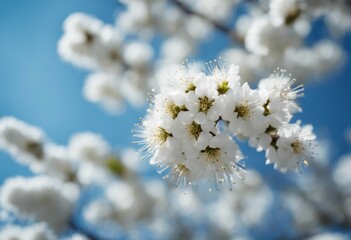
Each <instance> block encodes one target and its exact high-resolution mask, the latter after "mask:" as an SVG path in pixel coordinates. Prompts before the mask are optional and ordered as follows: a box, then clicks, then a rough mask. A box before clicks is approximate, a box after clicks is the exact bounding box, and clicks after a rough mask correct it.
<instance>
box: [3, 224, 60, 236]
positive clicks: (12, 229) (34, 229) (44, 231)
mask: <svg viewBox="0 0 351 240" xmlns="http://www.w3.org/2000/svg"><path fill="white" fill-rule="evenodd" d="M0 239H1V240H56V239H57V238H56V237H55V236H54V234H53V233H52V232H51V231H50V230H49V229H48V227H47V226H46V225H45V224H35V225H31V226H27V227H19V226H14V225H8V226H5V227H3V228H2V229H1V230H0Z"/></svg>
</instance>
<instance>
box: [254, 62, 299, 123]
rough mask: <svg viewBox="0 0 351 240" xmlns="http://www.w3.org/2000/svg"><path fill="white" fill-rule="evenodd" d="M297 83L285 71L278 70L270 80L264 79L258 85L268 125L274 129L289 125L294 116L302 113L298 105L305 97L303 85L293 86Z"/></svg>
mask: <svg viewBox="0 0 351 240" xmlns="http://www.w3.org/2000/svg"><path fill="white" fill-rule="evenodd" d="M295 82H296V79H295V78H292V77H291V75H286V74H285V70H282V69H278V70H277V72H274V74H272V75H271V76H270V77H269V78H266V79H262V80H261V81H260V82H259V84H258V90H259V94H260V95H261V98H262V100H263V101H264V108H265V113H264V115H265V116H266V118H267V120H268V123H269V124H270V125H271V126H273V127H279V126H280V125H281V124H285V123H288V122H289V121H290V119H291V116H292V114H294V113H296V112H298V111H301V108H300V107H299V106H298V104H297V103H296V101H295V100H296V99H297V98H298V97H301V96H303V90H304V89H303V85H298V86H293V84H294V83H295Z"/></svg>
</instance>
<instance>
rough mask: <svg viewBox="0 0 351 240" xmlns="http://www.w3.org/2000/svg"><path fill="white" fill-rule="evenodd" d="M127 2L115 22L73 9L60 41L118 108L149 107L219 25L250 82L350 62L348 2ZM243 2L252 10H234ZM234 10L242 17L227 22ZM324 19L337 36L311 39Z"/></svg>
mask: <svg viewBox="0 0 351 240" xmlns="http://www.w3.org/2000/svg"><path fill="white" fill-rule="evenodd" d="M120 3H121V4H122V5H123V10H122V9H119V11H118V14H117V16H116V19H115V23H114V24H106V23H104V22H102V21H101V20H99V19H97V18H95V17H94V16H91V15H88V14H85V13H73V14H71V15H69V16H68V17H67V19H66V20H65V23H64V34H63V36H62V38H61V39H60V41H59V43H58V53H59V55H60V56H61V57H62V59H63V60H65V61H68V62H70V63H72V64H73V65H75V66H78V67H83V68H86V69H88V70H92V71H93V73H92V74H90V75H89V76H88V77H87V79H86V82H85V85H84V89H83V94H84V97H85V98H86V99H87V100H88V101H90V102H92V103H95V104H98V105H100V106H102V107H103V108H104V109H105V110H107V111H108V112H110V113H114V114H116V113H121V112H122V110H123V109H124V108H125V105H126V104H125V103H126V102H128V103H129V104H131V105H132V106H134V107H140V106H142V105H143V100H144V98H145V96H146V93H147V92H149V91H150V89H151V88H152V86H153V85H154V79H157V78H158V76H159V74H160V73H161V74H162V72H164V71H168V69H169V68H170V67H172V66H174V65H179V64H180V63H181V62H182V61H184V59H186V58H189V57H192V56H193V55H194V54H196V53H197V50H198V46H199V45H200V44H201V43H203V42H208V41H209V40H211V34H213V33H214V32H215V30H217V31H220V32H222V33H224V34H226V35H227V37H228V38H229V40H231V41H232V42H233V44H232V45H230V46H226V47H225V48H222V49H220V51H219V52H218V53H216V54H218V56H222V57H224V58H226V59H228V60H229V61H230V62H232V63H235V64H237V65H239V67H240V69H241V75H242V76H243V77H245V80H246V81H248V82H253V81H257V80H258V79H261V78H262V76H267V75H268V74H270V73H271V72H272V71H273V70H274V69H275V68H276V67H277V66H279V67H282V68H286V69H289V71H290V72H291V73H292V74H293V75H294V76H295V77H296V78H298V79H303V81H309V80H311V79H315V78H323V76H324V75H326V74H327V73H329V72H332V71H334V70H335V69H337V68H338V67H340V66H341V64H342V63H343V61H344V59H345V54H344V52H343V49H342V48H341V47H340V45H339V44H338V43H337V41H335V39H338V38H342V37H343V36H345V35H346V34H347V33H348V32H349V31H350V30H351V17H350V16H349V14H348V10H349V9H350V5H349V4H347V3H346V2H345V1H343V0H340V1H335V2H334V1H330V0H325V1H322V2H321V3H318V2H316V1H305V0H302V1H298V0H287V1H285V0H270V1H254V2H253V1H250V2H245V1H237V0H228V1H221V2H218V1H214V0H206V1H204V0H196V1H184V0H169V1H166V0H150V1H142V0H132V1H125V0H120ZM237 8H238V9H244V11H234V10H235V9H237ZM233 15H234V16H235V19H236V21H235V23H230V24H226V23H228V22H230V19H233ZM316 20H322V21H323V22H325V25H326V28H327V31H328V32H329V33H330V36H333V38H327V37H318V38H316V39H315V40H313V42H311V43H309V38H310V36H311V34H312V33H313V32H314V31H315V29H314V28H315V24H314V22H316ZM227 25H228V26H227ZM155 40H156V41H155ZM306 42H308V43H309V44H306Z"/></svg>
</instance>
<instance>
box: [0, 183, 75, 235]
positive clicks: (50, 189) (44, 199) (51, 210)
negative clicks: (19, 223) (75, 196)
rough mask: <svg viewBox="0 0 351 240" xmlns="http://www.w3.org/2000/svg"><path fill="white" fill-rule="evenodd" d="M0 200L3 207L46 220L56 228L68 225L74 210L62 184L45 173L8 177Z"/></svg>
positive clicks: (60, 228)
mask: <svg viewBox="0 0 351 240" xmlns="http://www.w3.org/2000/svg"><path fill="white" fill-rule="evenodd" d="M0 200H1V206H2V207H3V208H4V209H6V210H8V211H11V212H14V213H15V214H17V215H18V216H19V217H23V218H29V219H33V220H37V221H43V222H45V223H47V224H48V225H49V226H50V227H51V228H52V229H54V230H56V231H62V230H63V229H64V228H65V226H66V224H67V223H68V219H69V218H70V215H71V210H72V202H71V201H70V200H68V199H67V198H66V196H64V193H63V189H62V185H61V184H59V183H58V182H56V181H53V180H52V179H50V178H48V177H44V176H37V177H33V178H23V177H15V178H12V179H9V180H7V181H6V182H5V184H4V185H3V187H2V188H1V199H0Z"/></svg>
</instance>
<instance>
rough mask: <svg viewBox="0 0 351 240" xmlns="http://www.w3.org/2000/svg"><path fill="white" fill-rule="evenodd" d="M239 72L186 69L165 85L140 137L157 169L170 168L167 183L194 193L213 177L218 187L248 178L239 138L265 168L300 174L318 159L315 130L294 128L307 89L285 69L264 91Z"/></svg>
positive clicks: (263, 84)
mask: <svg viewBox="0 0 351 240" xmlns="http://www.w3.org/2000/svg"><path fill="white" fill-rule="evenodd" d="M240 79H241V77H240V74H239V67H238V66H236V65H230V66H229V68H226V66H225V64H223V63H221V60H220V63H217V61H215V62H214V63H212V62H211V63H210V65H209V74H208V75H206V74H205V73H204V72H202V71H197V70H196V67H189V68H186V67H184V68H180V69H179V70H178V71H177V72H176V73H174V74H173V73H170V77H169V79H168V80H167V81H165V82H164V83H163V85H161V87H160V92H159V93H158V94H156V95H155V96H154V100H153V104H152V106H151V107H150V109H149V111H148V115H147V116H146V117H145V119H144V120H143V121H142V124H141V130H139V133H138V134H136V137H139V138H142V139H141V141H140V143H142V144H144V147H143V149H142V150H145V152H146V155H147V156H148V155H151V164H156V165H158V166H159V167H161V168H162V170H161V172H162V171H164V170H166V169H170V170H169V173H168V174H167V175H166V177H167V178H168V177H170V178H172V180H173V182H175V183H176V184H177V185H178V184H180V185H182V186H185V187H187V186H188V185H191V184H193V185H194V184H195V185H197V181H198V180H200V179H209V180H210V182H211V183H212V184H213V185H214V187H215V189H220V184H221V183H226V184H227V185H228V186H229V189H231V188H232V186H231V184H232V183H235V177H236V176H239V177H240V178H242V177H243V172H244V170H243V166H242V165H241V164H240V160H242V159H243V154H242V153H241V151H240V149H239V147H238V145H237V144H236V142H235V139H234V138H235V137H236V138H240V139H246V140H248V141H249V142H250V145H251V146H252V147H254V148H256V149H257V150H259V151H262V150H265V152H266V158H267V160H266V163H267V164H269V163H273V164H274V167H275V168H276V169H278V170H280V171H282V172H286V171H288V170H295V169H297V170H299V168H300V164H302V163H304V162H305V163H306V161H307V160H308V159H311V158H312V157H313V156H312V155H313V151H314V150H313V148H314V144H313V140H314V139H315V135H314V134H313V133H312V126H310V125H307V126H303V127H301V126H300V123H299V122H297V123H290V121H291V119H292V117H293V115H294V113H296V112H298V111H299V110H300V107H299V106H298V104H297V103H296V101H295V100H296V98H297V97H299V96H301V95H302V94H303V93H302V91H303V88H302V86H301V85H299V86H297V87H294V86H293V83H294V82H295V79H292V78H291V76H290V75H286V74H285V71H284V70H278V72H275V73H274V74H272V75H271V76H270V77H268V78H266V79H262V80H261V81H260V82H259V85H258V88H257V89H251V88H250V86H249V84H248V83H247V82H245V83H241V81H240Z"/></svg>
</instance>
